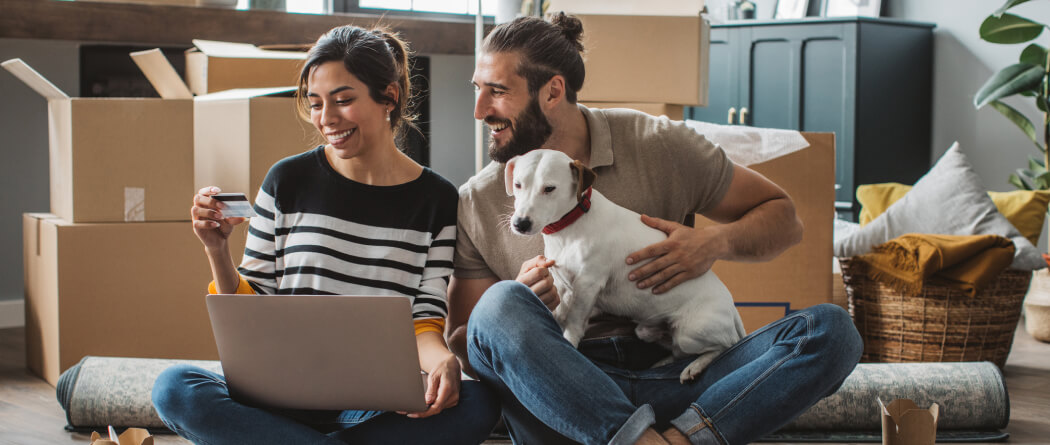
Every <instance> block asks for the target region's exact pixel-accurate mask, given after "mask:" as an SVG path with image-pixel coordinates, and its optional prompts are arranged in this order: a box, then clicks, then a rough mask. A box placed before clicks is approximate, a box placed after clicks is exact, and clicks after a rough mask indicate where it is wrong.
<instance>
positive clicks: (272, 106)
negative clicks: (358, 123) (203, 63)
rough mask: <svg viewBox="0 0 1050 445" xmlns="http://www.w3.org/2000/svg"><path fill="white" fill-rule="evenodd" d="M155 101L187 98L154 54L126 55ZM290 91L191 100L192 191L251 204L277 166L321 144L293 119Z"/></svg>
mask: <svg viewBox="0 0 1050 445" xmlns="http://www.w3.org/2000/svg"><path fill="white" fill-rule="evenodd" d="M131 57H132V58H133V59H134V60H135V63H137V64H138V65H139V68H140V69H142V72H143V74H145V75H146V78H147V79H149V81H150V83H151V84H153V86H154V88H156V89H157V91H158V92H159V93H160V95H161V97H173V98H174V97H192V93H191V92H190V90H189V88H188V87H187V86H186V85H185V84H184V83H183V82H182V80H181V79H179V75H178V73H177V72H176V71H175V68H173V67H172V66H171V64H170V63H169V62H168V60H167V59H166V58H165V57H164V54H163V53H161V51H160V50H159V49H152V50H148V51H141V52H138V53H133V54H132V56H131ZM294 94H295V87H275V88H254V89H252V88H249V89H233V90H226V91H221V92H218V93H212V94H206V95H203V96H197V98H196V99H195V100H194V105H193V108H194V113H193V116H194V117H193V119H194V126H193V131H194V136H193V152H194V156H193V160H194V168H193V171H194V173H193V177H194V180H193V184H194V188H193V189H194V190H199V189H201V188H203V187H206V186H217V187H219V188H221V189H222V190H223V191H226V192H241V193H244V194H246V195H248V196H249V198H250V199H251V200H253V201H254V200H255V195H256V194H257V192H258V190H259V187H260V186H262V181H263V179H264V178H266V173H267V172H268V171H269V170H270V167H272V166H273V164H275V163H276V162H277V161H280V160H281V159H284V158H286V157H288V156H291V155H295V154H298V153H302V152H303V151H306V150H308V149H310V148H312V147H314V146H316V145H319V144H320V143H321V142H322V141H321V139H320V136H319V135H318V134H317V130H316V129H314V128H313V125H312V124H310V123H308V122H306V121H304V120H303V119H302V118H300V117H299V115H298V112H297V111H296V107H295V98H294Z"/></svg>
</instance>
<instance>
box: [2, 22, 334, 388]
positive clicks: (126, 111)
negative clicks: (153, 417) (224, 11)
mask: <svg viewBox="0 0 1050 445" xmlns="http://www.w3.org/2000/svg"><path fill="white" fill-rule="evenodd" d="M212 43H214V42H212ZM212 46H214V45H211V46H209V43H208V42H205V43H204V44H201V45H198V47H199V48H198V50H196V51H194V53H196V54H203V55H202V56H199V57H200V59H199V60H198V62H199V63H196V64H195V65H193V66H191V67H190V68H189V69H188V71H189V73H188V74H187V77H188V78H189V79H197V81H196V83H197V85H198V89H197V90H198V91H199V92H200V94H202V95H200V96H197V97H196V98H195V97H193V95H192V94H190V93H189V90H188V89H187V87H186V85H185V84H183V83H182V80H181V79H180V78H179V77H178V74H176V73H175V72H174V70H173V69H172V68H171V65H170V64H168V63H167V61H166V60H164V59H163V56H162V55H161V54H160V52H159V51H156V52H154V53H149V54H139V55H137V56H136V61H137V62H138V63H139V66H140V67H142V68H143V71H144V72H145V73H147V77H149V78H150V80H151V82H153V83H154V86H155V87H157V90H158V91H160V92H161V96H162V98H160V99H156V98H70V97H69V96H67V95H66V94H65V93H63V92H62V91H61V90H59V89H58V88H57V87H55V86H54V85H53V84H51V83H50V82H49V81H47V79H45V78H44V77H43V76H41V75H40V74H39V73H37V72H36V71H34V70H33V69H32V68H30V67H29V66H27V65H25V64H24V63H23V62H22V61H21V60H18V59H14V60H10V61H7V62H4V63H3V66H4V68H7V69H8V70H9V71H11V72H12V73H13V74H15V75H16V76H17V77H19V78H20V79H21V80H23V81H24V82H25V83H26V84H27V85H29V86H30V87H31V88H32V89H34V90H35V91H37V92H38V93H40V94H41V95H42V96H44V97H45V98H46V99H47V101H48V121H49V142H50V144H49V145H50V153H49V158H50V188H51V190H50V192H51V213H50V214H25V215H24V217H23V222H24V226H23V243H24V253H23V254H24V262H25V288H26V345H27V347H26V355H27V357H26V362H27V364H28V366H29V368H30V369H31V370H32V371H33V372H35V373H36V374H38V375H40V376H41V377H43V378H44V379H45V380H46V381H48V382H49V383H51V384H55V383H56V382H57V381H58V377H59V375H60V373H61V372H62V371H63V370H65V369H67V368H69V367H70V366H72V365H74V364H76V363H77V362H78V361H79V360H80V359H82V358H83V357H84V356H86V355H99V356H123V357H162V358H180V359H216V358H218V355H217V352H216V349H215V342H214V339H213V337H212V331H211V326H210V324H209V321H208V315H207V310H206V308H205V305H204V298H203V297H204V295H205V294H206V293H207V284H208V282H209V281H210V280H211V271H210V269H209V266H208V261H207V259H206V257H205V256H204V254H203V249H202V246H201V243H200V241H199V240H198V239H197V237H196V236H195V235H194V233H193V230H192V227H191V223H190V213H189V210H190V207H191V206H192V197H193V195H194V193H195V192H196V190H198V189H199V188H201V187H204V186H206V185H217V186H219V187H221V188H222V189H223V190H224V191H228V192H244V193H246V194H248V195H249V196H250V197H251V198H253V199H254V195H255V194H256V192H257V190H258V188H259V186H260V185H261V184H262V180H263V178H264V177H265V175H266V172H267V170H268V169H269V167H270V166H271V165H272V164H273V163H274V162H276V161H278V160H280V159H281V158H284V157H286V156H290V155H293V154H296V153H301V152H303V151H305V150H307V149H309V148H311V146H312V144H313V143H314V142H315V141H314V140H313V133H314V132H313V130H312V128H311V127H310V126H309V124H307V123H306V122H303V121H302V120H301V119H300V118H299V117H298V116H297V114H296V111H295V107H294V99H293V98H292V94H293V93H294V87H291V85H294V83H295V79H296V75H297V72H298V71H297V69H298V68H297V66H298V65H299V64H300V63H301V59H302V55H301V54H293V55H291V56H289V55H285V54H280V55H279V56H276V57H267V54H265V52H262V53H260V52H259V51H260V50H258V49H257V48H254V47H252V46H251V45H248V47H242V49H245V51H244V53H243V57H242V58H244V59H246V60H251V62H249V63H250V64H252V67H253V68H252V69H251V70H247V71H244V70H243V67H240V66H241V65H243V64H244V63H245V61H238V62H239V63H234V64H231V65H230V66H225V65H224V64H225V63H226V60H222V59H230V58H235V57H233V56H235V55H236V54H231V50H230V49H229V48H226V50H227V52H226V53H223V54H222V56H221V57H216V58H215V59H212V58H210V57H209V56H208V51H207V49H206V48H211V47H212ZM235 47H236V46H235ZM249 47H250V48H249ZM253 48H254V49H253ZM157 57H160V59H157ZM190 57H191V58H193V57H198V56H190ZM239 67H240V68H239ZM230 70H234V73H233V74H236V75H235V76H233V78H238V77H239V78H241V79H243V80H244V81H245V82H246V83H245V84H244V85H249V86H253V87H263V86H270V87H276V88H261V89H251V90H232V91H224V92H219V93H214V94H205V93H210V92H211V91H214V90H213V89H210V88H208V87H207V86H206V85H208V84H209V83H210V84H211V85H216V84H220V85H222V87H223V88H226V87H233V86H236V85H231V84H228V83H225V84H222V83H219V82H211V81H210V79H211V77H215V78H219V79H222V78H230V77H231V76H230V74H231V73H230ZM275 72H276V73H280V74H278V75H272V74H268V73H275ZM260 73H261V74H263V77H265V76H269V79H262V80H260V76H258V75H257V74H260ZM202 82H204V83H203V84H202ZM246 226H247V224H244V225H242V226H240V227H239V228H238V230H236V231H235V232H234V234H233V235H232V236H231V238H230V239H231V251H232V252H234V258H233V260H234V262H235V263H239V261H240V256H241V252H242V251H243V247H244V242H245V234H246Z"/></svg>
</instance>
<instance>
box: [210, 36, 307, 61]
mask: <svg viewBox="0 0 1050 445" xmlns="http://www.w3.org/2000/svg"><path fill="white" fill-rule="evenodd" d="M193 45H194V46H196V47H197V48H196V49H197V50H198V51H200V52H202V53H204V54H206V55H208V56H209V57H230V58H252V59H305V58H306V53H304V52H300V51H274V50H268V49H262V48H259V47H257V46H255V45H252V44H250V43H235V42H218V41H215V40H200V39H193ZM191 51H192V50H191Z"/></svg>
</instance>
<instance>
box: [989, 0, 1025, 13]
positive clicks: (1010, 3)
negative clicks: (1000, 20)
mask: <svg viewBox="0 0 1050 445" xmlns="http://www.w3.org/2000/svg"><path fill="white" fill-rule="evenodd" d="M1027 1H1028V0H1006V3H1004V4H1003V6H1000V7H999V9H996V10H995V12H994V13H992V15H994V16H996V17H999V16H1001V15H1003V13H1004V12H1006V10H1007V9H1010V8H1013V7H1014V6H1017V5H1020V4H1021V3H1025V2H1027Z"/></svg>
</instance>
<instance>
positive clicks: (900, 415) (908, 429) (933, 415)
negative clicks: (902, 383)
mask: <svg viewBox="0 0 1050 445" xmlns="http://www.w3.org/2000/svg"><path fill="white" fill-rule="evenodd" d="M877 400H878V402H879V411H880V412H881V413H882V445H933V444H934V443H936V442H937V417H938V414H940V407H939V406H938V405H937V404H936V403H934V404H933V405H930V408H929V409H921V408H919V406H918V405H916V404H915V402H913V401H911V400H909V399H897V400H894V401H892V402H890V404H889V405H884V404H883V403H882V399H877Z"/></svg>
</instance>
